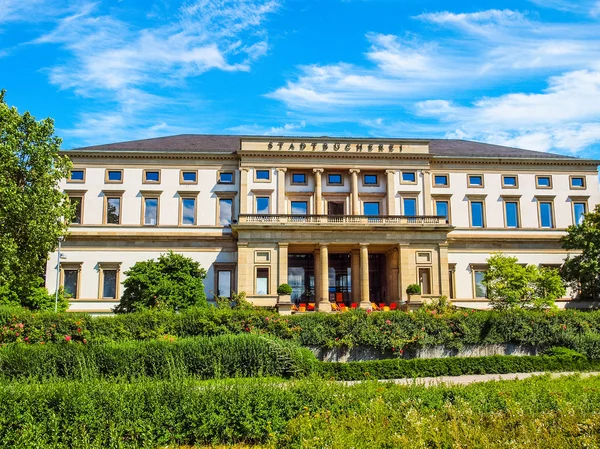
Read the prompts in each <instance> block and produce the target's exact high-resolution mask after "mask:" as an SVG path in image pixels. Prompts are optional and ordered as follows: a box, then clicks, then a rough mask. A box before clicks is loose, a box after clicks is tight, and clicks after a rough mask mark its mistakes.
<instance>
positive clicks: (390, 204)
mask: <svg viewBox="0 0 600 449" xmlns="http://www.w3.org/2000/svg"><path fill="white" fill-rule="evenodd" d="M385 174H386V175H387V192H386V193H387V195H386V199H387V203H386V205H387V212H386V214H387V215H396V201H395V197H396V183H395V182H394V181H395V180H394V176H395V174H396V170H386V171H385Z"/></svg>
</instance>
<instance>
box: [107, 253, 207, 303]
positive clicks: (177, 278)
mask: <svg viewBox="0 0 600 449" xmlns="http://www.w3.org/2000/svg"><path fill="white" fill-rule="evenodd" d="M125 275H126V276H127V279H125V281H124V282H123V285H124V286H125V291H124V292H123V296H122V297H121V301H120V303H119V305H118V306H117V307H116V308H115V312H116V313H128V312H136V311H139V310H143V309H149V308H155V309H160V310H182V309H185V308H188V307H207V306H208V303H207V302H206V294H205V293H204V284H203V280H204V278H205V277H206V270H204V269H203V268H201V267H200V264H199V263H198V262H195V261H194V260H192V259H190V258H189V257H185V256H183V255H181V254H176V253H174V252H173V251H169V252H168V253H166V254H161V255H160V256H159V258H158V260H157V261H155V260H154V259H150V260H146V261H142V262H137V263H136V264H135V265H133V267H131V269H129V270H128V271H126V272H125Z"/></svg>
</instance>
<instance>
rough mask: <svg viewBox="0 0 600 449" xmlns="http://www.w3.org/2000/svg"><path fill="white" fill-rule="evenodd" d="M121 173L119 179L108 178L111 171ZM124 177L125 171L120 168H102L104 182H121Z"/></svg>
mask: <svg viewBox="0 0 600 449" xmlns="http://www.w3.org/2000/svg"><path fill="white" fill-rule="evenodd" d="M113 172H114V173H121V179H119V180H117V181H114V180H111V179H110V174H111V173H113ZM124 179H125V171H124V170H123V169H122V168H107V169H106V170H104V183H105V184H123V180H124Z"/></svg>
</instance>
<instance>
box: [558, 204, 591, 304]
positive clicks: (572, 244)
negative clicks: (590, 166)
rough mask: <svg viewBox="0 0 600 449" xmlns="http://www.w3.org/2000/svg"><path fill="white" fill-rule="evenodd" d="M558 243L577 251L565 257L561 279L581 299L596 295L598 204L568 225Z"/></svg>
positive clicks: (588, 298)
mask: <svg viewBox="0 0 600 449" xmlns="http://www.w3.org/2000/svg"><path fill="white" fill-rule="evenodd" d="M562 246H563V248H564V249H566V250H569V251H573V250H576V251H581V254H578V255H576V256H569V257H568V258H567V260H566V261H565V263H564V265H563V266H562V269H561V274H562V276H563V278H564V279H565V280H566V281H567V283H568V285H569V286H570V287H571V289H572V291H573V292H579V294H580V296H581V299H587V300H597V299H599V298H600V205H598V206H596V209H595V210H594V211H593V212H590V213H588V214H585V215H584V219H583V221H582V222H581V224H578V225H573V226H569V227H568V228H567V235H565V236H564V237H563V239H562Z"/></svg>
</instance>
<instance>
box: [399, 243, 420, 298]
mask: <svg viewBox="0 0 600 449" xmlns="http://www.w3.org/2000/svg"><path fill="white" fill-rule="evenodd" d="M410 254H411V251H410V250H409V244H408V243H399V244H398V268H399V269H398V294H399V295H400V299H401V300H402V301H404V302H406V301H407V300H408V295H407V294H406V287H408V286H409V285H410V284H415V283H416V282H417V273H416V271H415V270H416V264H415V263H414V260H413V261H411V258H410ZM412 254H413V255H414V252H412ZM413 257H414V256H413Z"/></svg>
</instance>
